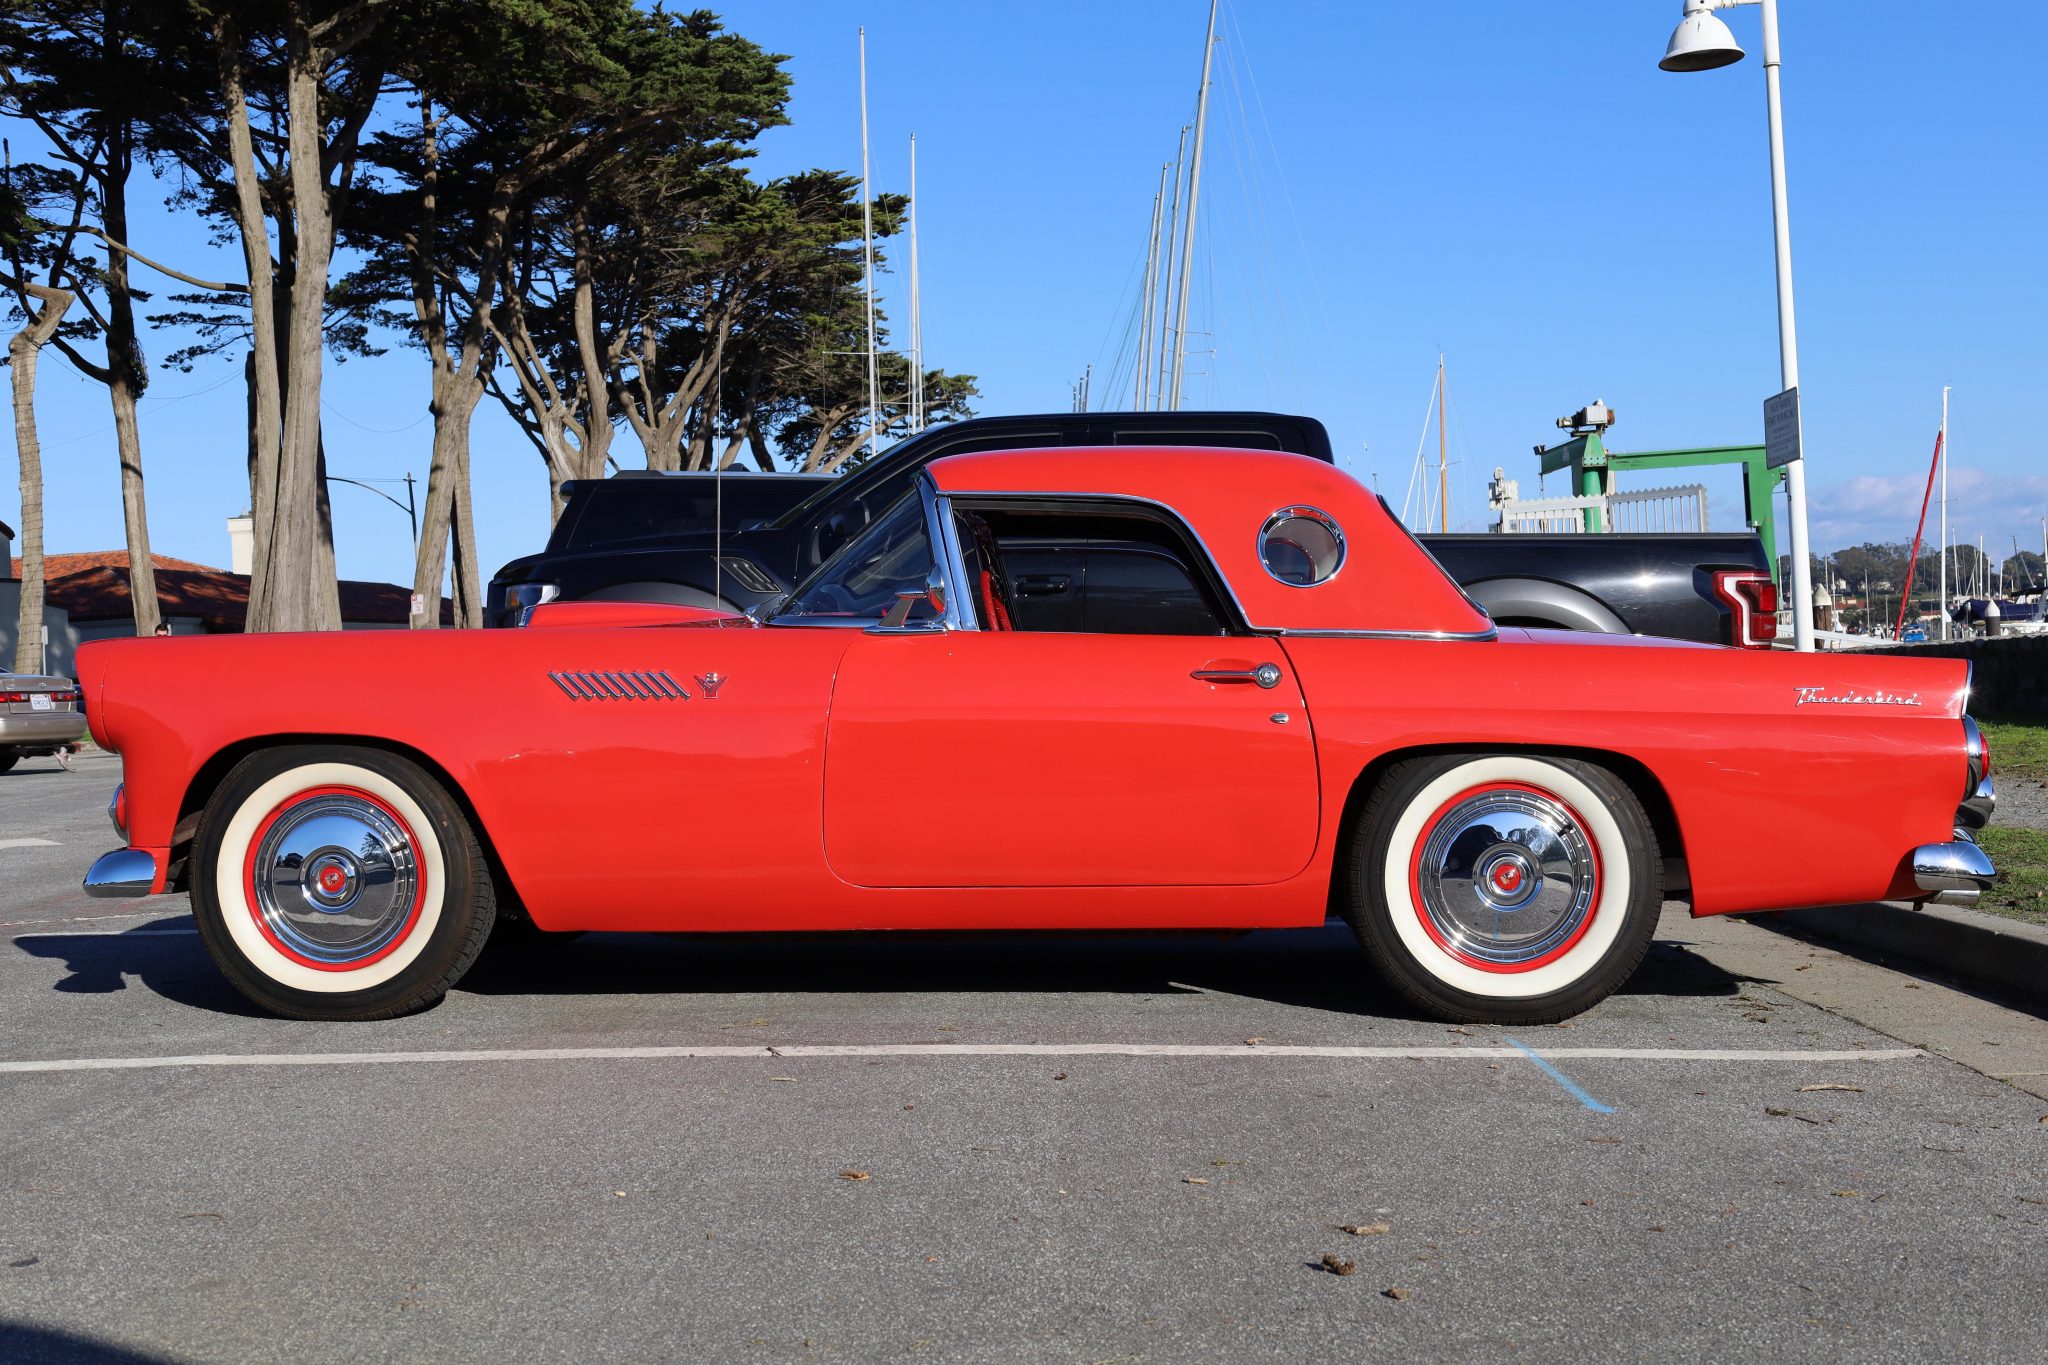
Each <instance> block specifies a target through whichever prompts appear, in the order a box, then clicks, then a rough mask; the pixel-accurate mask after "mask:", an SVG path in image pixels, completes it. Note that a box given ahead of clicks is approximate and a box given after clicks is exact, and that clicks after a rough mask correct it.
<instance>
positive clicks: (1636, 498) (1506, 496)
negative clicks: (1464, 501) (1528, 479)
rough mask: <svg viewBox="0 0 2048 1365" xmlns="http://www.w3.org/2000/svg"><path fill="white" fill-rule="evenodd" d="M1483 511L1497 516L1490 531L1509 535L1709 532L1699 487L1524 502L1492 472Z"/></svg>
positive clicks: (1498, 473)
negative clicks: (1534, 533)
mask: <svg viewBox="0 0 2048 1365" xmlns="http://www.w3.org/2000/svg"><path fill="white" fill-rule="evenodd" d="M1487 505H1488V506H1489V507H1491V508H1492V509H1493V510H1494V511H1495V512H1497V513H1499V515H1500V521H1499V522H1498V523H1497V524H1496V525H1495V526H1494V528H1493V529H1494V530H1496V531H1501V532H1507V533H1511V534H1513V533H1521V534H1527V533H1531V532H1536V533H1547V534H1552V535H1570V534H1575V533H1579V532H1585V531H1649V532H1659V531H1704V530H1706V529H1707V486H1706V485H1705V484H1700V483H1692V484H1680V485H1677V486H1675V487H1671V488H1641V489H1636V490H1634V491H1632V492H1628V493H1615V494H1613V495H1612V496H1609V497H1599V496H1593V497H1580V498H1524V497H1522V496H1520V489H1519V487H1518V486H1517V484H1516V482H1515V481H1514V480H1513V479H1510V478H1507V477H1506V472H1505V471H1504V470H1499V469H1496V470H1494V471H1493V483H1492V484H1491V486H1489V487H1488V489H1487ZM1588 512H1590V513H1592V514H1593V515H1592V516H1590V517H1589V516H1587V515H1586V514H1587V513H1588ZM1588 523H1590V525H1589V524H1588Z"/></svg>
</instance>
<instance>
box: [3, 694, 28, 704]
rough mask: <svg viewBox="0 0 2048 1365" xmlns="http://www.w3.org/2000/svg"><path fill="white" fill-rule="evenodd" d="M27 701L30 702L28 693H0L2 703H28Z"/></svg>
mask: <svg viewBox="0 0 2048 1365" xmlns="http://www.w3.org/2000/svg"><path fill="white" fill-rule="evenodd" d="M27 700H28V693H26V692H0V702H9V701H27Z"/></svg>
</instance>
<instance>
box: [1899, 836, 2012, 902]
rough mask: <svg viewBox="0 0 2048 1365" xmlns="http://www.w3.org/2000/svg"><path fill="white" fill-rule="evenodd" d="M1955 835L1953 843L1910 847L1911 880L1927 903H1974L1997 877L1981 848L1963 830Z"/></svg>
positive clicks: (1994, 869)
mask: <svg viewBox="0 0 2048 1365" xmlns="http://www.w3.org/2000/svg"><path fill="white" fill-rule="evenodd" d="M1956 834H1957V836H1958V837H1957V839H1956V841H1955V842H1954V843H1949V844H1922V845H1920V847H1918V848H1916V849H1914V850H1913V881H1914V884H1915V885H1917V886H1918V887H1919V888H1920V889H1921V890H1922V891H1925V892H1927V893H1928V894H1927V896H1926V897H1925V900H1926V902H1927V903H1928V904H1929V905H1975V904H1976V903H1977V899H1978V897H1980V896H1982V895H1983V894H1984V892H1985V891H1986V890H1988V889H1989V888H1990V886H1991V883H1992V882H1993V881H1994V880H1996V878H1997V876H1998V871H1997V869H1996V868H1994V867H1992V866H1991V860H1990V859H1989V858H1987V857H1985V856H1984V850H1983V849H1981V848H1979V847H1977V845H1976V844H1975V843H1974V842H1972V841H1971V839H1970V836H1969V835H1968V834H1966V833H1964V832H1963V831H1962V830H1957V831H1956Z"/></svg>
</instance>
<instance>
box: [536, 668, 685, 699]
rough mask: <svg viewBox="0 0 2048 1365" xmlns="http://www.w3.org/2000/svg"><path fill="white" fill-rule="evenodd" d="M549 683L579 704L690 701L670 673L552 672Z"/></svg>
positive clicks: (549, 675)
mask: <svg viewBox="0 0 2048 1365" xmlns="http://www.w3.org/2000/svg"><path fill="white" fill-rule="evenodd" d="M548 681H549V682H552V683H553V684H554V685H555V686H557V687H559V688H561V689H562V691H564V692H566V693H568V694H569V696H570V697H571V698H572V699H574V700H576V701H688V700H689V699H690V694H689V693H688V692H686V691H684V690H683V688H682V686H681V685H680V684H679V683H677V682H676V680H675V679H674V678H671V677H670V676H669V675H668V674H667V673H550V674H548Z"/></svg>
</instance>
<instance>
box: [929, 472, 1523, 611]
mask: <svg viewBox="0 0 2048 1365" xmlns="http://www.w3.org/2000/svg"><path fill="white" fill-rule="evenodd" d="M918 477H919V478H920V479H922V478H925V477H926V476H925V475H923V474H920V475H919V476H918ZM943 496H944V498H945V500H946V501H947V503H948V504H949V505H950V504H951V503H952V501H953V500H954V499H956V498H1023V499H1030V500H1035V501H1039V502H1045V501H1057V500H1059V499H1062V498H1075V499H1080V498H1092V499H1094V500H1096V501H1099V502H1133V503H1137V504H1139V505H1140V506H1143V507H1156V508H1158V509H1159V510H1160V511H1162V512H1164V513H1166V514H1167V515H1168V516H1170V517H1172V518H1173V519H1174V520H1175V521H1176V522H1178V523H1179V524H1180V528H1181V530H1183V531H1185V532H1186V533H1187V536H1188V539H1190V540H1192V541H1193V542H1194V543H1195V548H1196V549H1198V550H1200V551H1201V552H1202V553H1203V554H1205V555H1207V556H1208V557H1209V567H1210V568H1212V569H1214V570H1215V571H1216V581H1217V582H1218V583H1221V584H1222V585H1223V592H1224V595H1225V596H1226V597H1228V598H1229V599H1230V605H1231V607H1232V608H1233V609H1235V610H1236V612H1237V619H1238V620H1240V621H1242V622H1244V623H1245V626H1246V628H1247V629H1249V630H1250V631H1251V632H1252V633H1253V634H1255V635H1282V636H1290V637H1296V638H1300V639H1357V640H1457V641H1468V640H1469V641H1485V640H1495V639H1498V638H1499V637H1500V630H1499V629H1498V628H1497V627H1495V626H1492V625H1489V626H1487V628H1486V629H1485V630H1464V631H1461V630H1346V629H1341V628H1340V629H1332V630H1320V629H1306V628H1289V627H1285V626H1262V625H1259V624H1258V623H1257V622H1255V621H1253V620H1252V618H1251V614H1250V613H1249V612H1247V611H1246V610H1245V609H1244V602H1243V600H1242V599H1241V598H1239V597H1238V595H1237V589H1236V588H1235V587H1233V586H1232V585H1231V582H1230V577H1229V575H1227V574H1225V573H1224V572H1223V565H1222V563H1221V562H1220V561H1219V560H1218V559H1217V558H1216V552H1215V551H1214V550H1211V549H1210V548H1209V544H1208V542H1207V541H1205V540H1203V539H1202V533H1201V532H1200V531H1197V530H1196V529H1195V528H1194V525H1193V523H1191V522H1190V521H1189V520H1188V519H1187V518H1186V517H1185V516H1183V515H1182V514H1181V511H1180V509H1179V508H1177V507H1175V506H1174V505H1173V504H1172V503H1167V502H1161V501H1159V499H1157V498H1147V497H1140V496H1139V495H1137V494H1135V493H1088V492H1082V491H1080V490H1078V489H1060V490H1058V491H1055V492H1029V491H1023V490H1019V489H1015V488H1008V489H999V490H995V489H981V488H976V489H969V488H958V489H954V490H953V491H951V492H949V493H946V494H944V495H943ZM1380 505H1381V507H1383V508H1384V507H1385V506H1386V499H1385V498H1381V499H1380ZM1387 515H1388V517H1389V518H1391V519H1392V520H1393V522H1394V525H1396V526H1401V520H1400V518H1399V517H1395V516H1394V514H1393V512H1392V511H1391V510H1389V511H1388V512H1387ZM1401 530H1402V532H1403V534H1405V535H1407V537H1408V539H1409V540H1410V541H1413V542H1414V544H1415V548H1416V549H1418V550H1421V551H1422V554H1423V557H1424V558H1426V559H1427V560H1429V562H1430V563H1431V564H1434V565H1436V571H1437V572H1438V573H1441V574H1443V575H1444V580H1445V581H1446V582H1448V583H1449V584H1450V585H1451V587H1452V588H1454V589H1455V590H1456V591H1457V593H1458V595H1459V596H1461V597H1463V598H1464V599H1465V601H1466V602H1467V603H1468V604H1469V605H1470V606H1471V608H1472V610H1474V611H1476V612H1478V613H1479V614H1480V615H1481V616H1485V615H1486V608H1484V607H1482V606H1480V605H1479V604H1478V603H1477V602H1474V601H1472V599H1471V597H1470V596H1469V595H1467V594H1466V592H1465V589H1464V587H1463V585H1461V584H1460V583H1459V582H1458V580H1457V579H1455V578H1452V577H1451V576H1450V574H1448V573H1445V572H1444V566H1443V565H1442V564H1439V563H1437V558H1436V556H1435V555H1433V554H1431V553H1430V552H1429V550H1428V548H1427V547H1426V546H1424V545H1423V543H1422V542H1421V541H1419V540H1416V539H1415V536H1414V533H1413V532H1411V531H1409V530H1408V528H1407V527H1405V526H1401ZM1324 581H1325V582H1327V581H1328V580H1327V579H1326V580H1324ZM1316 586H1317V587H1321V586H1322V584H1320V583H1319V584H1317V585H1316ZM1488 619H1489V620H1491V619H1492V618H1491V617H1489V618H1488Z"/></svg>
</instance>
